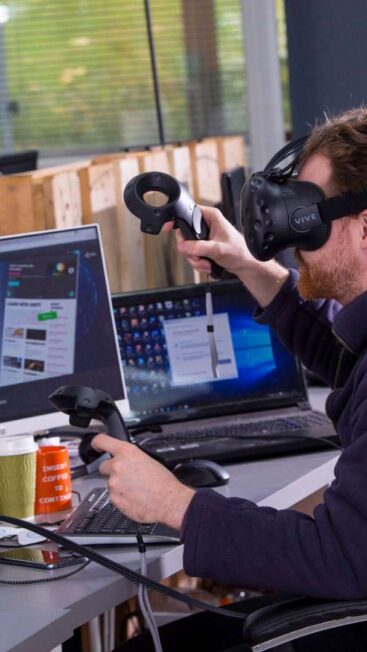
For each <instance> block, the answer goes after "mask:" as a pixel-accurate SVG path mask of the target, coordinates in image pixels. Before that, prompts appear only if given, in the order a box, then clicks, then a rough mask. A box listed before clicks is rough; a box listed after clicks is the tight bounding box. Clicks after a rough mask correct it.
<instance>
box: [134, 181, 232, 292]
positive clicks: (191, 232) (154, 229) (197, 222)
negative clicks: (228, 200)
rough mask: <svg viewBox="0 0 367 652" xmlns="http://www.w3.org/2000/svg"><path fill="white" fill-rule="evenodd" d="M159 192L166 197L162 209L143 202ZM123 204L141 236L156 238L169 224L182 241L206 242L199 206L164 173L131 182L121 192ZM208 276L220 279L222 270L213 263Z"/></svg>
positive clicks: (178, 184)
mask: <svg viewBox="0 0 367 652" xmlns="http://www.w3.org/2000/svg"><path fill="white" fill-rule="evenodd" d="M154 191H155V192H160V193H162V194H163V195H165V196H166V197H167V202H166V203H165V204H163V205H162V206H153V205H151V204H149V203H148V202H147V201H146V200H145V195H146V194H147V193H149V192H154ZM124 200H125V203H126V206H127V207H128V209H129V210H130V212H131V213H133V214H134V215H136V217H138V218H139V219H140V220H141V227H140V228H141V230H142V231H143V232H144V233H152V234H155V235H156V234H158V233H159V232H160V230H161V228H162V226H163V224H164V223H165V222H169V221H171V220H173V222H174V228H176V229H177V228H178V229H180V231H181V233H182V235H183V237H184V238H185V240H209V228H208V225H207V224H206V222H205V220H204V218H203V215H202V212H201V210H200V208H199V206H198V205H197V204H196V203H195V201H194V199H193V198H192V197H191V195H190V193H189V192H188V190H187V189H186V188H185V186H184V185H183V184H182V183H180V182H179V181H177V179H175V178H174V177H172V176H171V175H169V174H165V173H164V172H145V173H143V174H138V175H137V176H136V177H134V178H133V179H131V181H129V183H128V184H127V185H126V187H125V190H124ZM207 260H209V262H210V263H211V266H212V270H211V272H210V273H211V275H212V277H213V278H215V279H220V278H221V276H222V274H223V271H224V270H223V268H222V267H221V266H220V265H218V264H217V263H216V262H214V260H211V259H210V258H207Z"/></svg>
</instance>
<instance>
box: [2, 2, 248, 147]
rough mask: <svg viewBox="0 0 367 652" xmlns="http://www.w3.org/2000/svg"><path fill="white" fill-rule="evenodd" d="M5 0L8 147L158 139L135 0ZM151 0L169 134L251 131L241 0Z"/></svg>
mask: <svg viewBox="0 0 367 652" xmlns="http://www.w3.org/2000/svg"><path fill="white" fill-rule="evenodd" d="M7 6H8V8H9V16H8V20H7V22H3V23H1V22H0V46H1V44H2V50H3V59H2V65H1V66H0V104H1V106H0V137H1V138H2V141H3V143H5V144H6V143H7V144H8V148H9V146H10V148H12V149H26V148H35V149H39V150H41V151H42V152H44V153H51V152H52V153H57V152H60V153H67V152H70V153H74V152H75V153H88V152H92V151H99V150H105V151H107V150H113V149H120V148H124V147H133V146H140V147H141V146H145V145H150V144H157V143H158V142H159V137H158V128H157V119H156V110H155V101H154V91H153V83H152V74H151V66H150V55H149V46H148V39H147V31H146V21H145V13H144V2H143V0H134V1H133V2H132V1H131V0H108V2H102V0H62V2H58V1H56V0H9V2H8V3H7ZM150 8H151V18H152V25H153V33H154V41H155V50H156V58H157V69H158V76H159V83H160V94H161V102H162V112H163V119H164V127H165V136H166V140H167V142H176V141H182V140H187V139H190V138H193V137H195V138H198V137H204V136H208V135H217V134H225V133H235V132H236V133H238V132H240V133H247V130H248V118H247V112H246V92H247V89H246V81H245V58H244V47H243V37H242V26H241V6H240V0H225V1H224V0H200V2H198V1H197V0H151V1H150ZM0 55H1V52H0ZM3 149H4V146H3Z"/></svg>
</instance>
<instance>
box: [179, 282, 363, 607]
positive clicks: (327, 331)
mask: <svg viewBox="0 0 367 652" xmlns="http://www.w3.org/2000/svg"><path fill="white" fill-rule="evenodd" d="M296 282H297V273H296V272H293V271H291V274H290V278H289V279H288V280H287V282H286V283H285V285H284V286H283V287H282V288H281V290H280V291H279V293H278V294H277V296H276V297H275V298H274V300H273V301H272V302H271V304H270V305H269V306H267V307H266V308H265V309H264V310H261V309H259V308H257V310H256V311H255V318H256V319H257V321H259V322H261V323H267V324H270V326H272V327H273V328H274V329H275V330H276V331H277V333H278V335H279V336H280V338H281V339H282V340H283V342H284V343H285V345H286V346H287V347H288V348H289V349H290V350H292V352H293V353H295V354H296V355H297V356H298V357H299V358H300V359H301V360H302V362H303V363H304V364H305V365H306V367H308V368H309V369H311V370H314V371H315V372H317V373H318V374H319V375H321V376H322V377H323V378H324V379H325V381H326V382H327V383H328V384H329V385H330V386H331V387H332V388H333V390H334V391H333V392H332V393H331V394H330V395H329V397H328V400H327V403H326V411H327V414H328V415H329V417H330V418H331V419H332V421H333V422H334V425H335V428H336V430H337V432H338V434H339V435H340V438H341V440H342V443H343V446H344V447H345V450H344V451H343V453H342V455H341V456H340V458H339V460H338V462H337V464H336V467H335V481H334V482H333V483H332V484H331V486H330V488H328V489H327V491H326V493H325V503H324V504H320V505H318V506H317V507H316V509H315V511H314V516H313V518H311V517H310V516H307V515H305V514H301V513H299V512H295V511H292V510H280V511H278V510H275V509H272V508H269V507H257V505H256V504H255V503H253V502H250V501H248V500H243V499H240V498H224V497H223V496H221V495H219V494H218V493H216V492H215V491H213V490H209V489H202V490H200V491H197V493H196V494H195V496H194V498H193V500H192V501H191V504H190V505H189V508H188V510H187V512H186V515H185V522H184V526H183V532H182V539H183V542H184V568H185V571H186V573H188V574H189V575H194V576H201V577H210V578H212V579H214V580H216V581H218V582H222V583H226V584H236V585H238V586H245V587H252V588H259V589H262V590H275V591H283V592H286V593H291V594H293V595H307V596H312V597H323V598H347V599H348V598H361V597H366V596H367V292H365V293H364V294H362V295H360V296H359V297H357V298H356V299H355V300H354V301H352V302H351V303H350V304H348V305H347V306H344V307H341V306H340V304H338V303H337V302H335V301H312V302H310V301H304V300H303V299H301V298H300V296H299V294H298V291H297V289H296Z"/></svg>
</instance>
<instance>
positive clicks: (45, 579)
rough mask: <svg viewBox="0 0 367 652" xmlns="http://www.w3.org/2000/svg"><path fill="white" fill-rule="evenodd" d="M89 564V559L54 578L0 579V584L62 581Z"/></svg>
mask: <svg viewBox="0 0 367 652" xmlns="http://www.w3.org/2000/svg"><path fill="white" fill-rule="evenodd" d="M33 545H34V544H33ZM89 564H90V559H88V560H87V561H84V562H83V563H82V564H81V565H80V566H78V567H77V568H73V570H72V571H69V572H68V573H64V574H63V575H57V576H56V577H39V578H37V579H33V580H2V579H0V584H43V583H44V582H56V581H57V580H63V579H65V578H66V577H71V576H72V575H76V573H79V572H80V571H82V570H83V568H85V567H86V566H88V565H89ZM32 570H37V569H36V568H33V569H32Z"/></svg>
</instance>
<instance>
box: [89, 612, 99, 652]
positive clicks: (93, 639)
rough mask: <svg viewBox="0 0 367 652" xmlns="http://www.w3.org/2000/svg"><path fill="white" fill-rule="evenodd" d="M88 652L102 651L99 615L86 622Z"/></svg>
mask: <svg viewBox="0 0 367 652" xmlns="http://www.w3.org/2000/svg"><path fill="white" fill-rule="evenodd" d="M88 634H89V652H102V642H101V628H100V624H99V616H97V617H96V618H93V620H91V621H89V623H88Z"/></svg>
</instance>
